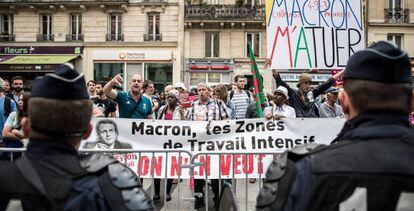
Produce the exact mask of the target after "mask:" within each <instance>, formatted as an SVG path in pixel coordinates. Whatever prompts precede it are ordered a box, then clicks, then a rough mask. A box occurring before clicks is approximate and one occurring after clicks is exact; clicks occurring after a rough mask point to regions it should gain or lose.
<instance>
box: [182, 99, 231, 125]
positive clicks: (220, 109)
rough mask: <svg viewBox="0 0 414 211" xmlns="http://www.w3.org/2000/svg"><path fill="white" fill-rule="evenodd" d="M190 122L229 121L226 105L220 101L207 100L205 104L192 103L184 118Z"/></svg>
mask: <svg viewBox="0 0 414 211" xmlns="http://www.w3.org/2000/svg"><path fill="white" fill-rule="evenodd" d="M186 118H187V120H191V121H210V120H223V119H229V114H228V113H227V107H226V104H225V103H224V102H223V101H220V100H213V99H209V101H208V103H207V104H203V103H201V102H200V101H198V100H197V101H194V102H193V104H192V106H191V108H190V109H189V112H188V113H187V116H186Z"/></svg>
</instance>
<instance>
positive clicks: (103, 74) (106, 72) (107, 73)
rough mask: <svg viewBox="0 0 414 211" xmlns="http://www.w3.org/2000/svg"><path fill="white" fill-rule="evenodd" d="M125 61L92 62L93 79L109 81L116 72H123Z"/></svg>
mask: <svg viewBox="0 0 414 211" xmlns="http://www.w3.org/2000/svg"><path fill="white" fill-rule="evenodd" d="M124 64H125V63H94V64H93V71H94V72H93V76H94V77H93V78H94V79H95V81H109V80H111V79H112V78H113V77H115V76H116V75H118V74H123V73H124V66H125V65H124Z"/></svg>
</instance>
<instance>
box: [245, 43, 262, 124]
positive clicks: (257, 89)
mask: <svg viewBox="0 0 414 211" xmlns="http://www.w3.org/2000/svg"><path fill="white" fill-rule="evenodd" d="M247 48H248V49H247V50H248V52H249V57H250V65H251V71H252V75H253V84H254V93H253V95H254V96H255V99H256V108H257V116H258V117H259V118H262V117H263V108H262V104H263V102H265V99H264V95H263V79H262V77H261V76H260V72H259V68H258V67H257V63H256V59H255V58H254V53H253V49H252V46H251V44H250V42H249V43H247Z"/></svg>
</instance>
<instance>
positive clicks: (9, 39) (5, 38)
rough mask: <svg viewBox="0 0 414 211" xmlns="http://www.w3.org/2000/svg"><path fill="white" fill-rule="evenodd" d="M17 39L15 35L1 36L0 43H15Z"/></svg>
mask: <svg viewBox="0 0 414 211" xmlns="http://www.w3.org/2000/svg"><path fill="white" fill-rule="evenodd" d="M15 37H16V35H14V34H0V42H13V41H14V38H15Z"/></svg>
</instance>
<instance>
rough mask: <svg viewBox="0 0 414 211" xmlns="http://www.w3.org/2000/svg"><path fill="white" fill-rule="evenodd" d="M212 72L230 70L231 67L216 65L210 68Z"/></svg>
mask: <svg viewBox="0 0 414 211" xmlns="http://www.w3.org/2000/svg"><path fill="white" fill-rule="evenodd" d="M210 68H211V69H212V70H229V69H230V67H229V66H227V65H214V66H211V67H210Z"/></svg>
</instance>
